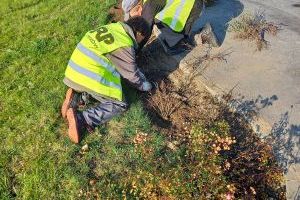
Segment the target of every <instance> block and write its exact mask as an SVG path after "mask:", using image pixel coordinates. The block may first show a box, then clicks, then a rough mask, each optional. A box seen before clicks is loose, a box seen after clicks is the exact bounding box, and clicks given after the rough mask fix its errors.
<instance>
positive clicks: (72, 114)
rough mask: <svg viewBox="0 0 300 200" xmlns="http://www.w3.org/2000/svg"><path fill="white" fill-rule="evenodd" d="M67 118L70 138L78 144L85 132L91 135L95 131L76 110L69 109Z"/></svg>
mask: <svg viewBox="0 0 300 200" xmlns="http://www.w3.org/2000/svg"><path fill="white" fill-rule="evenodd" d="M66 116H67V121H68V125H69V129H68V136H69V138H70V140H71V141H72V142H74V143H76V144H77V143H79V142H80V140H81V138H82V136H83V133H84V132H85V131H88V132H89V133H92V132H93V131H94V128H93V127H91V126H89V125H88V124H87V123H86V121H85V119H84V117H83V115H82V114H80V113H77V112H76V109H74V108H69V109H68V110H67V113H66Z"/></svg>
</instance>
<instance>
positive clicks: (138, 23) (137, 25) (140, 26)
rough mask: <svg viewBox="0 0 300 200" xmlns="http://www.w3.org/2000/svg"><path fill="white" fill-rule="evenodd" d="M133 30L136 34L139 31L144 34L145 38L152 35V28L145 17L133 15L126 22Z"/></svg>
mask: <svg viewBox="0 0 300 200" xmlns="http://www.w3.org/2000/svg"><path fill="white" fill-rule="evenodd" d="M125 23H126V24H127V25H128V26H130V27H131V28H132V30H133V33H134V35H135V36H136V35H137V33H140V34H142V36H144V37H145V38H149V37H150V35H151V28H150V25H149V24H148V22H147V21H146V20H145V19H144V18H143V17H140V16H138V17H132V18H130V19H129V20H127V21H126V22H125Z"/></svg>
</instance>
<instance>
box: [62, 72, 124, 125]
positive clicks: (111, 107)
mask: <svg viewBox="0 0 300 200" xmlns="http://www.w3.org/2000/svg"><path fill="white" fill-rule="evenodd" d="M64 83H65V84H66V85H67V86H68V87H70V88H72V89H73V90H74V91H76V93H75V96H76V97H75V99H74V100H75V103H76V102H78V101H79V100H80V101H82V102H84V103H85V104H88V100H87V99H88V96H91V97H93V99H95V100H96V101H97V102H98V103H96V104H95V106H92V107H90V108H88V109H86V110H84V111H82V112H78V113H77V116H78V119H79V120H80V121H82V120H84V121H85V122H86V123H87V124H88V125H89V126H91V127H93V128H95V127H97V126H98V125H100V124H104V123H106V122H108V121H109V120H110V119H111V118H113V117H114V116H116V115H119V114H121V113H122V112H125V111H126V110H127V107H128V104H127V102H126V100H125V98H124V100H123V101H117V100H114V99H110V98H106V97H103V96H101V95H99V94H97V93H95V92H93V91H91V90H89V89H87V88H85V87H82V86H81V85H78V84H77V83H74V82H73V81H71V80H69V79H68V78H66V77H65V78H64ZM83 94H88V95H87V97H86V98H83V97H84V96H85V95H83ZM76 104H77V103H76Z"/></svg>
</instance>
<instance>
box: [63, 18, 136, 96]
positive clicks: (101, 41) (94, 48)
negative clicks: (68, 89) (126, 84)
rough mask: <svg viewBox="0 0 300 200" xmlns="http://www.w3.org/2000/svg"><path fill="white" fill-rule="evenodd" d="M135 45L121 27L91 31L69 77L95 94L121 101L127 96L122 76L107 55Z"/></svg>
mask: <svg viewBox="0 0 300 200" xmlns="http://www.w3.org/2000/svg"><path fill="white" fill-rule="evenodd" d="M133 45H134V44H133V41H132V39H131V37H130V36H129V35H128V34H127V33H126V31H125V30H124V28H123V26H122V24H121V23H113V24H110V25H106V26H103V27H100V28H99V29H98V31H90V32H88V33H87V34H86V35H85V36H84V37H83V38H82V40H81V42H80V43H79V44H78V45H77V47H76V49H75V50H74V52H73V54H72V56H71V59H70V61H69V63H68V67H67V69H66V72H65V76H66V77H67V78H68V79H70V80H71V81H73V82H75V83H76V84H79V85H81V86H83V87H85V88H87V89H89V90H91V91H93V92H95V93H98V94H100V95H103V96H107V97H110V98H115V99H117V100H120V101H121V100H122V98H123V93H122V85H121V77H120V74H119V73H118V71H117V70H116V69H115V67H114V66H113V64H112V63H111V61H110V60H109V59H108V58H106V57H105V54H107V53H110V52H112V51H114V50H116V49H118V48H122V47H130V46H133Z"/></svg>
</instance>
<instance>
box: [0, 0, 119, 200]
mask: <svg viewBox="0 0 300 200" xmlns="http://www.w3.org/2000/svg"><path fill="white" fill-rule="evenodd" d="M113 3H115V1H114V0H88V1H79V0H73V1H67V0H50V1H45V0H25V1H19V0H13V1H11V0H2V1H1V2H0V35H1V36H0V74H1V75H0V76H1V77H0V96H1V99H0V112H1V113H0V114H1V115H0V133H1V140H0V141H1V144H0V153H1V157H0V196H1V197H0V199H9V198H11V197H13V196H15V195H17V197H18V198H20V199H54V198H61V199H73V198H75V197H76V195H77V193H78V191H77V190H78V189H79V188H80V187H81V184H83V182H84V181H85V179H84V177H83V176H84V175H85V174H84V172H81V171H77V170H76V168H74V167H73V166H72V165H71V164H70V163H72V162H73V155H74V154H75V152H77V151H78V149H79V148H80V147H79V146H76V145H73V144H71V143H70V142H69V141H68V139H67V138H66V137H65V135H64V133H65V131H66V126H65V125H64V123H63V121H62V119H61V117H60V113H59V110H60V105H61V103H62V100H63V98H64V93H65V90H66V87H65V86H64V84H63V83H62V79H63V77H64V70H65V67H66V65H67V62H68V59H69V57H70V55H71V53H72V51H73V50H74V48H75V45H76V44H77V42H78V41H79V40H80V39H81V37H82V36H83V35H84V34H85V32H86V31H88V30H91V29H93V28H95V27H96V26H98V25H101V24H105V23H106V22H107V20H108V19H107V10H108V8H109V7H110V6H111V5H112V4H113ZM80 170H84V169H80Z"/></svg>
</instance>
